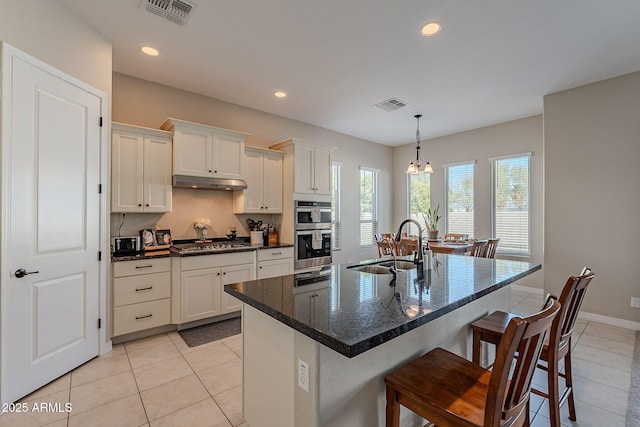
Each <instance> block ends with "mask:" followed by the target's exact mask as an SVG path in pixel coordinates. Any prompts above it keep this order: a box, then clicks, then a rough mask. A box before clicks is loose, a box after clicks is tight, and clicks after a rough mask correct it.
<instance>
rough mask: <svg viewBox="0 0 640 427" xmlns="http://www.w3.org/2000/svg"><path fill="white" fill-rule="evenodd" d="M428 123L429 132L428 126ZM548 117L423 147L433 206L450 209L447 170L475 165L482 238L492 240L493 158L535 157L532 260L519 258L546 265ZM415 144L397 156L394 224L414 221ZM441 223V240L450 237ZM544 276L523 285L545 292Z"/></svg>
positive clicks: (396, 151)
mask: <svg viewBox="0 0 640 427" xmlns="http://www.w3.org/2000/svg"><path fill="white" fill-rule="evenodd" d="M428 125H429V124H428V120H427V121H425V122H424V123H423V126H428ZM542 134H543V130H542V116H533V117H528V118H524V119H520V120H514V121H511V122H507V123H501V124H498V125H494V126H488V127H484V128H480V129H474V130H472V131H468V132H462V133H457V134H453V135H448V136H444V137H440V138H434V139H430V140H426V141H423V142H422V143H421V147H422V148H421V150H420V151H421V152H422V153H421V157H422V159H423V160H429V161H430V162H431V164H432V165H433V169H434V173H433V174H432V175H431V178H430V179H431V205H432V206H433V207H435V206H436V205H437V204H440V207H441V209H444V194H445V188H444V185H445V179H444V168H443V166H442V165H443V164H448V163H456V162H466V161H475V172H474V196H475V197H474V210H475V216H474V223H475V233H474V234H475V236H474V237H476V238H487V237H490V236H491V162H490V161H489V158H491V157H497V156H503V155H510V154H518V153H524V152H531V153H532V157H531V257H529V258H524V259H523V258H513V259H521V260H524V261H530V262H535V263H542V258H543V179H542V170H543V150H542V147H543V144H542ZM415 147H416V145H415V143H413V144H407V145H403V146H401V147H396V148H395V149H394V152H393V156H394V159H393V165H394V174H393V178H394V182H393V188H394V190H395V192H394V198H393V206H394V211H393V217H394V224H400V222H401V221H402V220H403V219H404V218H406V217H407V215H408V204H407V175H406V173H405V170H406V168H407V165H408V164H409V161H411V160H412V159H415V154H416V151H415ZM444 228H445V223H444V220H441V221H440V235H441V236H442V235H443V234H444V232H446V230H445V229H444ZM394 231H395V230H394ZM543 268H544V265H543ZM541 276H542V273H536V274H534V275H531V276H529V277H528V278H526V280H522V281H519V282H518V284H519V285H524V286H532V287H538V288H542V286H543V281H542V277H541Z"/></svg>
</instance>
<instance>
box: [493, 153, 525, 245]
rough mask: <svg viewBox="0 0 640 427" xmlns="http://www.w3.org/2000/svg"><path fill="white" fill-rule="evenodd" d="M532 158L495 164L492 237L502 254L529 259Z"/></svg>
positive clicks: (518, 157) (519, 157)
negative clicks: (496, 239)
mask: <svg viewBox="0 0 640 427" xmlns="http://www.w3.org/2000/svg"><path fill="white" fill-rule="evenodd" d="M529 166H530V155H529V154H525V155H518V156H514V157H508V158H499V159H493V160H492V170H493V194H492V215H491V217H492V228H491V229H492V233H493V235H494V236H495V237H499V238H500V243H499V244H498V249H497V252H498V253H502V254H509V255H520V256H529V255H530V253H531V249H530V245H529V234H530V230H529V175H530V174H529V169H530V167H529Z"/></svg>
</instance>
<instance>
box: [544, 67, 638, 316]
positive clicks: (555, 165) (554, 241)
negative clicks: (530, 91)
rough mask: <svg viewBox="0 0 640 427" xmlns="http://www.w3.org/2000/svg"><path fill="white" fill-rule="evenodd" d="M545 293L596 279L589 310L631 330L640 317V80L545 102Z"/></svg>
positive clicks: (623, 80)
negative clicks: (636, 301)
mask: <svg viewBox="0 0 640 427" xmlns="http://www.w3.org/2000/svg"><path fill="white" fill-rule="evenodd" d="M544 150H545V180H546V185H545V253H544V267H545V289H546V290H548V291H553V292H558V291H559V289H560V288H561V287H562V285H563V284H564V283H565V281H566V279H567V277H568V276H569V275H571V274H577V273H579V272H580V269H581V268H582V267H583V266H589V267H591V268H592V269H593V270H594V272H595V273H596V277H595V279H594V280H593V282H592V284H591V287H590V288H589V291H588V292H587V296H586V299H585V302H584V304H583V307H582V310H583V311H585V312H590V313H595V314H599V315H604V316H610V317H614V318H618V319H626V320H629V321H631V322H639V321H640V310H638V309H637V308H631V307H630V297H631V296H634V297H640V278H639V277H640V276H639V275H638V271H637V270H636V267H637V266H638V242H640V220H638V218H639V215H638V212H640V189H639V188H640V72H636V73H632V74H628V75H626V76H622V77H618V78H615V79H610V80H605V81H601V82H597V83H594V84H590V85H586V86H581V87H578V88H574V89H571V90H567V91H564V92H559V93H555V94H552V95H548V96H545V98H544Z"/></svg>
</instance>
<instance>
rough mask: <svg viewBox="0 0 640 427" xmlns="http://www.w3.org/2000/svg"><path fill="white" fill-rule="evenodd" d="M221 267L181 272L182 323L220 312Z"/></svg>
mask: <svg viewBox="0 0 640 427" xmlns="http://www.w3.org/2000/svg"><path fill="white" fill-rule="evenodd" d="M220 283H221V280H220V268H203V269H200V270H188V271H183V272H182V273H181V274H180V300H181V301H180V306H181V307H180V323H185V322H191V321H193V320H198V319H205V318H207V317H213V316H217V315H219V314H220Z"/></svg>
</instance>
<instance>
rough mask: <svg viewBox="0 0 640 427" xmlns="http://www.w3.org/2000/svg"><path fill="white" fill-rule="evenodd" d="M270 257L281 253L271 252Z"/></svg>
mask: <svg viewBox="0 0 640 427" xmlns="http://www.w3.org/2000/svg"><path fill="white" fill-rule="evenodd" d="M271 255H282V252H271Z"/></svg>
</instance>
